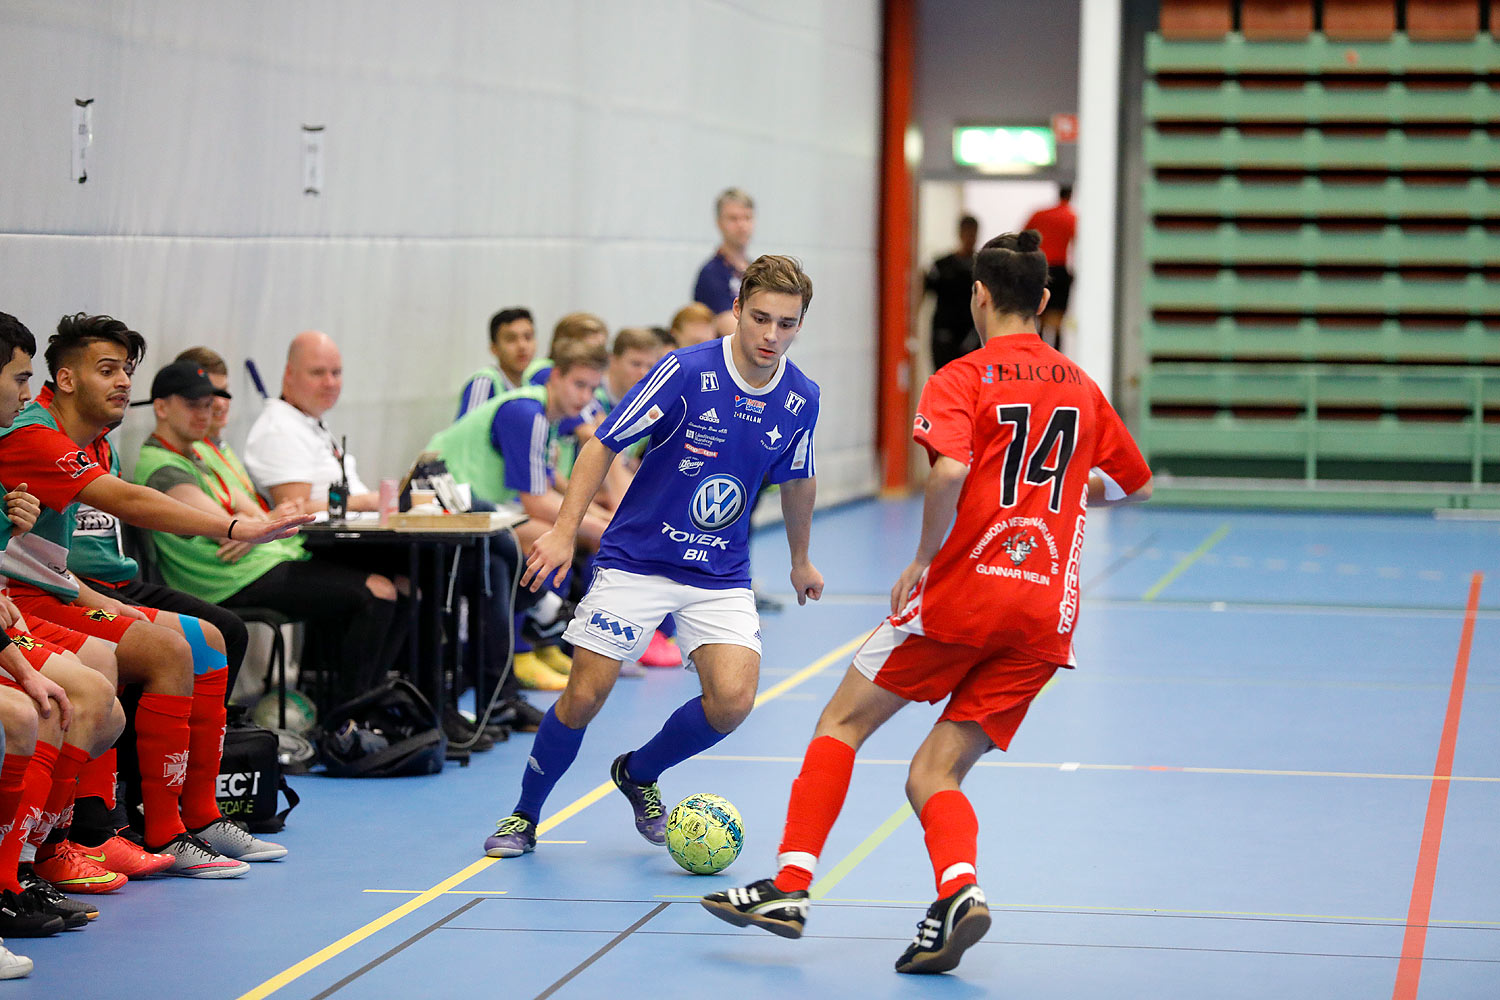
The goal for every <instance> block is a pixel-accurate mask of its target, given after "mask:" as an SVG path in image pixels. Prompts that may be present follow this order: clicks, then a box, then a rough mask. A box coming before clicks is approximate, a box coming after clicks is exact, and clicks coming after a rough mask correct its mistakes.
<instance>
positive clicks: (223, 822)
mask: <svg viewBox="0 0 1500 1000" xmlns="http://www.w3.org/2000/svg"><path fill="white" fill-rule="evenodd" d="M192 834H193V836H195V837H197V838H198V839H199V840H201V841H203V842H204V843H205V844H207V845H208V846H209V847H211V848H213V849H214V850H215V851H218V852H219V853H220V854H222V855H223V856H224V857H226V858H234V859H235V860H237V861H276V860H278V859H280V858H284V857H286V848H285V847H282V846H281V845H280V844H273V843H271V842H270V841H269V840H261V839H260V838H259V837H252V836H251V835H250V834H248V833H246V832H245V831H244V830H243V829H241V828H240V827H239V826H237V825H236V824H234V823H233V822H231V821H229V820H227V819H225V818H224V817H222V816H220V817H219V818H218V819H216V820H214V821H213V822H212V823H210V824H208V825H207V826H205V827H200V828H199V829H197V830H194V831H192Z"/></svg>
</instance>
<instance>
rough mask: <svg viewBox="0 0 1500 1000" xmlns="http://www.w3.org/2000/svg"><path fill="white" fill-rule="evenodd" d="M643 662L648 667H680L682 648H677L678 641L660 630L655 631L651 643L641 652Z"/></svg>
mask: <svg viewBox="0 0 1500 1000" xmlns="http://www.w3.org/2000/svg"><path fill="white" fill-rule="evenodd" d="M641 662H642V663H643V664H645V665H646V666H648V667H680V666H682V650H680V649H678V648H677V643H675V642H673V641H672V640H671V639H668V638H667V637H666V636H664V635H662V634H661V633H660V632H653V633H652V634H651V644H650V645H648V646H647V647H646V651H645V652H644V653H642V654H641Z"/></svg>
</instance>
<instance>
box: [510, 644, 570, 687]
mask: <svg viewBox="0 0 1500 1000" xmlns="http://www.w3.org/2000/svg"><path fill="white" fill-rule="evenodd" d="M515 671H516V680H518V681H520V682H521V686H522V687H524V688H530V689H531V690H533V691H561V690H562V689H563V688H565V687H567V686H568V679H567V678H566V677H564V676H563V675H562V674H560V673H558V672H557V671H556V670H553V669H552V668H551V667H549V666H547V664H546V663H544V662H543V661H542V658H541V657H540V656H537V655H536V653H535V652H534V651H533V652H530V653H517V654H516V665H515Z"/></svg>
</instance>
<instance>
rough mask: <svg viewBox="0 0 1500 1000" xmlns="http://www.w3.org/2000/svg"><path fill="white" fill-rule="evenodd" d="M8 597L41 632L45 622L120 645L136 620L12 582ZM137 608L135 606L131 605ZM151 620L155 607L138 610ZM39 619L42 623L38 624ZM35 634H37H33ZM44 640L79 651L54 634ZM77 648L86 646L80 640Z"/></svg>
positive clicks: (44, 637) (28, 622)
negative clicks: (127, 630)
mask: <svg viewBox="0 0 1500 1000" xmlns="http://www.w3.org/2000/svg"><path fill="white" fill-rule="evenodd" d="M9 597H10V599H11V600H12V601H14V602H15V604H16V607H18V608H20V609H21V614H23V615H25V616H26V624H28V625H32V626H34V627H35V628H37V629H40V628H41V626H42V623H44V622H45V623H50V624H52V625H60V626H62V628H63V630H64V631H65V632H66V631H72V632H74V633H79V632H81V633H83V635H84V636H94V637H95V638H98V639H104V640H106V641H108V642H113V643H118V642H119V641H120V640H121V639H122V638H124V636H125V630H126V629H128V628H129V627H130V625H131V623H132V622H134V621H135V620H136V619H134V618H121V617H120V616H119V615H116V614H111V613H110V612H108V611H101V610H100V609H98V608H90V607H85V606H84V605H82V604H74V603H72V602H71V601H64V600H62V599H61V598H59V597H55V596H53V595H52V594H49V593H47V592H46V591H45V590H39V589H37V588H36V587H28V586H26V585H24V584H16V583H12V584H11V585H10V590H9ZM131 606H132V607H135V606H134V605H131ZM136 610H137V611H139V612H141V613H142V614H143V615H145V616H146V618H147V619H148V620H150V621H153V622H154V621H156V615H157V611H156V609H155V608H136ZM38 619H40V621H38ZM33 634H35V633H33ZM41 638H43V639H46V640H48V641H49V642H55V643H57V644H58V645H59V646H62V647H63V648H64V649H66V650H68V651H70V652H74V653H76V652H78V649H77V647H76V646H70V645H69V644H68V643H66V642H62V641H60V640H59V639H57V638H54V637H53V636H51V635H46V634H43V635H42V636H41ZM78 645H79V646H81V645H83V640H82V639H80V640H78Z"/></svg>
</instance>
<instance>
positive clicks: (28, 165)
mask: <svg viewBox="0 0 1500 1000" xmlns="http://www.w3.org/2000/svg"><path fill="white" fill-rule="evenodd" d="M879 37H880V15H879V5H878V3H875V2H873V0H869V2H866V0H760V2H756V3H753V4H751V3H748V2H746V3H737V2H729V0H632V2H631V3H626V4H621V3H614V2H609V0H551V2H546V3H541V2H525V0H505V2H498V0H427V2H422V3H417V2H400V0H326V2H319V3H306V2H292V0H270V2H261V3H257V4H242V3H230V2H227V0H133V2H127V0H115V2H109V3H106V2H90V0H32V2H26V0H19V2H17V0H11V2H7V3H5V4H3V5H0V95H4V96H3V99H0V134H4V135H5V136H6V141H5V142H3V143H0V310H3V311H6V312H12V313H15V314H16V315H18V316H20V317H21V319H22V320H23V321H24V322H26V323H27V324H28V325H29V326H31V328H32V330H33V331H34V332H36V333H37V334H38V335H39V336H42V337H45V335H46V333H47V332H48V331H49V330H50V328H51V327H52V325H53V324H55V322H56V320H57V317H58V316H60V315H62V314H63V313H65V312H75V311H79V310H82V311H87V312H108V313H111V314H113V315H116V316H118V317H120V318H121V319H124V320H126V321H127V322H129V323H130V324H131V325H132V326H133V327H135V328H136V329H138V330H140V331H141V332H143V333H144V334H146V336H147V338H148V340H149V342H150V345H151V355H150V357H149V358H148V362H147V365H146V369H147V372H146V378H147V379H149V374H150V372H154V371H155V369H156V367H157V366H158V365H159V364H160V363H161V362H163V361H164V360H166V359H168V358H170V356H172V355H173V354H175V353H176V351H178V350H179V349H181V348H183V347H185V346H188V345H190V344H195V343H206V344H208V345H210V346H213V347H214V348H215V349H217V350H219V351H220V353H222V354H224V355H225V356H226V357H227V358H228V359H229V360H230V362H231V366H232V367H234V368H235V369H236V376H235V384H234V388H235V390H236V415H235V424H234V425H233V426H232V427H231V439H233V440H235V441H240V440H242V439H243V434H244V430H245V428H246V427H248V424H249V421H250V420H251V419H252V418H253V416H254V411H255V409H256V406H255V403H254V402H253V401H252V395H251V393H250V392H249V386H248V382H247V381H246V380H245V379H244V378H243V376H242V374H241V371H240V368H239V363H240V362H241V361H242V360H243V359H244V358H245V357H246V356H251V357H254V358H255V359H256V360H257V362H258V363H259V365H260V368H261V370H262V372H263V373H264V374H265V375H266V376H267V377H268V381H269V382H270V385H269V388H270V389H271V391H272V392H273V393H274V392H275V391H276V389H277V386H278V384H279V381H280V370H281V365H282V360H283V358H284V356H285V350H286V345H287V342H288V341H289V340H290V339H291V337H292V335H293V334H295V333H296V332H297V331H298V330H301V329H305V328H308V327H314V328H320V329H323V330H326V331H328V332H329V333H330V334H331V335H332V336H333V337H334V338H335V339H336V340H337V341H339V343H340V344H341V346H342V347H343V349H344V361H345V368H346V374H345V391H344V398H343V400H342V401H341V403H340V404H339V406H338V407H337V408H336V409H335V410H334V411H333V414H332V415H331V418H330V423H331V424H332V425H333V426H334V427H335V429H336V430H338V431H342V432H346V433H347V434H348V436H349V439H350V446H351V449H353V450H354V451H355V453H356V454H358V455H359V456H360V466H361V471H363V470H364V469H366V468H369V469H370V470H371V472H372V473H373V474H372V475H370V476H367V477H366V478H370V479H373V478H376V477H377V476H378V475H381V474H383V475H396V474H398V473H399V472H400V471H401V470H402V469H403V468H404V466H405V464H406V462H407V461H408V460H409V459H410V458H411V457H412V456H413V455H414V454H415V453H416V451H417V450H418V449H419V448H420V447H421V445H422V444H423V443H425V441H426V440H427V438H428V436H429V435H430V434H431V433H432V432H433V431H435V430H436V429H438V427H439V426H441V425H442V424H443V423H444V422H445V421H446V420H448V419H450V418H451V413H452V410H453V409H454V407H455V405H456V394H457V390H458V387H459V385H460V383H461V381H462V379H463V377H464V376H465V375H467V374H468V372H469V371H471V370H472V369H473V368H474V367H475V366H477V364H478V363H480V361H482V360H483V359H484V357H485V351H484V342H485V324H486V321H487V319H488V317H489V315H490V313H492V312H493V311H494V310H496V309H498V308H500V307H502V306H507V305H514V304H525V305H529V306H530V307H531V308H532V309H533V311H534V312H535V313H536V314H537V318H538V323H539V326H540V327H541V328H542V330H543V331H550V328H551V325H552V323H553V322H554V321H555V320H556V319H557V318H558V317H559V316H560V315H562V314H563V313H565V312H568V311H570V310H573V309H588V310H592V311H595V312H598V313H600V314H601V315H602V316H604V318H605V319H606V320H607V321H608V322H609V324H610V325H611V327H616V328H617V327H619V326H623V325H628V324H656V323H659V324H665V322H666V320H667V319H668V318H669V317H670V316H671V314H672V312H673V311H674V310H675V309H676V308H677V307H679V306H680V305H682V304H683V303H685V302H686V301H687V300H688V298H689V295H690V293H691V288H692V280H693V277H694V275H695V273H696V269H697V267H698V265H699V264H700V263H701V262H702V260H703V259H704V258H706V257H707V256H708V254H709V252H710V251H711V249H712V247H713V245H714V243H715V242H716V239H717V233H716V231H715V230H714V228H713V209H712V202H713V198H714V196H715V194H716V193H717V192H718V191H719V190H720V189H721V188H723V187H725V186H727V185H731V184H733V185H737V186H740V187H743V188H746V189H747V190H749V191H750V192H751V193H752V194H753V195H754V196H755V198H756V201H757V208H758V228H757V236H756V240H755V243H754V244H753V246H752V251H758V252H779V253H791V254H795V255H797V256H799V257H801V258H802V259H803V261H804V263H805V266H806V268H807V270H808V273H809V274H810V275H811V276H812V278H813V281H814V285H815V291H816V295H815V299H814V302H813V306H812V310H811V312H810V313H809V316H808V320H807V323H806V326H805V327H804V330H803V333H802V338H801V340H800V341H799V343H798V344H797V345H796V346H795V347H794V348H793V354H792V357H793V358H794V359H795V360H796V361H797V362H798V363H799V364H801V365H802V366H803V367H804V368H805V369H806V370H807V371H808V372H809V373H810V374H811V375H812V376H813V377H814V378H815V379H818V380H819V381H820V382H821V383H822V385H823V392H824V397H823V398H824V403H823V407H822V417H821V421H820V433H819V439H818V444H819V460H818V462H819V471H820V476H819V479H820V482H821V485H822V492H823V494H824V496H825V497H832V496H838V495H849V494H851V493H854V492H858V491H861V490H867V489H869V488H871V487H872V486H873V483H874V455H873V450H874V396H875V374H874V373H875V358H876V324H875V297H876V288H875V227H876V185H877V154H878V138H879V93H880V79H879V56H880V53H879ZM89 97H91V98H93V99H94V102H95V103H94V106H93V107H94V111H93V114H94V136H95V138H94V144H93V146H92V148H91V149H90V150H89V154H88V155H89V179H88V182H87V183H86V184H82V185H80V184H77V183H75V182H74V181H73V179H72V177H71V176H70V171H69V149H70V144H69V138H70V126H71V116H72V108H73V99H74V98H89ZM304 123H308V124H321V125H324V126H326V133H325V135H326V139H325V143H326V153H325V157H326V170H325V182H324V189H323V193H322V195H321V196H319V197H310V196H305V195H304V194H303V193H302V184H301V154H300V149H299V142H300V127H301V125H302V124H304ZM144 389H145V386H144V385H138V388H137V397H138V398H141V397H144V395H145V392H144ZM145 419H146V418H145V415H144V413H141V412H140V411H136V412H135V413H134V414H133V415H132V418H131V420H130V421H128V422H127V424H126V431H127V436H126V447H125V448H124V451H125V453H126V454H127V455H131V456H133V454H134V450H135V449H134V447H133V442H135V441H138V440H139V438H140V437H141V436H143V435H144V433H145V430H146V429H145V428H143V427H142V426H141V423H142V422H143V421H144V420H145Z"/></svg>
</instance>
